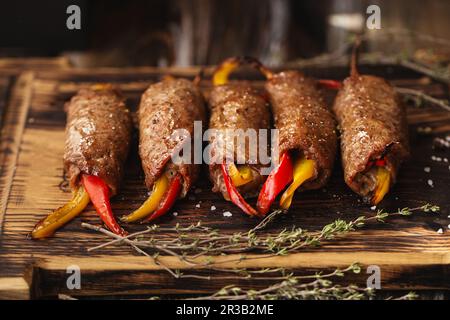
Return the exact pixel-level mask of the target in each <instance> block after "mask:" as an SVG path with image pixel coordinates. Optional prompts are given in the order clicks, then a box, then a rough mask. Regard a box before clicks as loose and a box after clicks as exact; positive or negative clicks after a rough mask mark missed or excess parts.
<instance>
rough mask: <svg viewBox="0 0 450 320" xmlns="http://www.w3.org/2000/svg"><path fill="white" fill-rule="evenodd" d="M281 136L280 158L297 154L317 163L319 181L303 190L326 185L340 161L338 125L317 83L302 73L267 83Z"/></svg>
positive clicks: (280, 75)
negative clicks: (338, 153) (338, 156)
mask: <svg viewBox="0 0 450 320" xmlns="http://www.w3.org/2000/svg"><path fill="white" fill-rule="evenodd" d="M266 89H267V91H268V93H269V96H270V100H271V105H272V113H273V117H274V122H275V128H277V129H278V130H279V131H278V134H279V152H280V155H281V154H283V153H284V152H286V151H290V150H294V151H297V152H298V153H299V154H303V155H304V156H305V157H306V158H307V159H311V160H314V161H315V163H316V176H315V178H313V179H311V180H309V181H307V182H306V183H305V184H304V185H303V186H302V188H304V189H317V188H320V187H322V186H324V185H325V184H326V182H327V181H328V178H329V177H330V175H331V172H332V170H333V163H334V160H335V157H336V149H337V136H336V129H335V127H336V126H335V121H334V118H333V115H332V113H331V111H330V110H329V109H328V107H327V106H326V104H325V102H324V99H323V97H322V94H321V92H320V91H319V90H318V89H317V87H316V83H315V81H314V80H312V79H310V78H307V77H305V76H304V75H303V74H301V73H300V72H298V71H286V72H281V73H278V74H275V75H274V76H273V77H272V78H271V79H270V80H268V81H267V83H266Z"/></svg>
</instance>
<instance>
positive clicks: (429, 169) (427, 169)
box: [423, 167, 431, 172]
mask: <svg viewBox="0 0 450 320" xmlns="http://www.w3.org/2000/svg"><path fill="white" fill-rule="evenodd" d="M423 171H425V172H430V171H431V168H430V167H425V168H423Z"/></svg>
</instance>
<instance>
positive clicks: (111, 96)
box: [64, 85, 132, 195]
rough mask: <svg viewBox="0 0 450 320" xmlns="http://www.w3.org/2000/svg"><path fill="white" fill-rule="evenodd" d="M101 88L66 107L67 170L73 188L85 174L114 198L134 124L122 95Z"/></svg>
mask: <svg viewBox="0 0 450 320" xmlns="http://www.w3.org/2000/svg"><path fill="white" fill-rule="evenodd" d="M101 86H102V85H98V87H93V88H89V89H82V90H80V91H79V92H78V94H77V95H75V96H74V97H73V98H72V99H71V100H70V102H69V103H68V104H67V105H66V109H67V126H66V145H65V151H64V166H65V169H66V172H67V174H68V177H69V179H70V184H71V186H72V187H75V186H76V185H77V184H78V183H79V177H80V174H81V173H86V174H89V175H95V176H98V177H99V178H101V179H102V180H103V181H104V182H105V183H106V184H107V185H108V187H109V188H110V189H111V192H112V195H114V194H116V193H117V189H118V187H119V183H120V180H121V178H122V176H123V167H124V164H125V161H126V158H127V156H128V150H129V145H130V140H131V130H132V122H131V116H130V112H129V110H128V109H127V107H126V106H125V103H124V100H123V98H122V97H121V95H120V93H118V92H117V91H116V90H114V89H113V88H112V87H111V86H107V87H106V88H103V87H101ZM96 88H98V90H97V89H96Z"/></svg>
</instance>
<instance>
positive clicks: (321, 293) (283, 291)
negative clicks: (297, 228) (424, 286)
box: [189, 263, 417, 300]
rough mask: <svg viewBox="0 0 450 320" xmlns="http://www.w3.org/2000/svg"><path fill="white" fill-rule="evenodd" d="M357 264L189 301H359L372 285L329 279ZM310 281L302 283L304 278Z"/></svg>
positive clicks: (357, 270) (410, 296)
mask: <svg viewBox="0 0 450 320" xmlns="http://www.w3.org/2000/svg"><path fill="white" fill-rule="evenodd" d="M360 271H361V267H360V265H359V264H358V263H354V264H352V265H350V266H349V267H347V268H345V269H339V268H337V269H335V270H334V271H333V272H330V273H326V274H321V273H316V274H314V275H308V276H295V275H293V274H289V275H286V276H285V277H284V278H283V279H282V281H279V282H277V283H274V284H271V285H269V286H268V287H266V288H263V289H247V290H243V289H242V288H240V287H237V286H235V285H228V286H225V287H223V288H222V289H220V290H219V291H217V292H216V293H214V294H212V295H209V296H202V297H196V298H190V299H189V300H242V299H250V300H280V299H299V300H312V299H314V300H362V299H371V298H374V297H375V291H374V289H372V288H368V287H367V288H362V287H359V286H357V285H353V284H350V285H346V286H341V285H339V284H335V283H333V278H337V277H344V275H346V274H347V273H348V272H353V273H356V274H357V273H360ZM308 279H309V280H310V281H309V282H306V281H305V280H308ZM416 297H417V295H416V294H415V293H414V292H409V293H408V294H406V295H403V296H400V297H397V298H392V297H390V298H388V299H395V300H412V299H415V298H416Z"/></svg>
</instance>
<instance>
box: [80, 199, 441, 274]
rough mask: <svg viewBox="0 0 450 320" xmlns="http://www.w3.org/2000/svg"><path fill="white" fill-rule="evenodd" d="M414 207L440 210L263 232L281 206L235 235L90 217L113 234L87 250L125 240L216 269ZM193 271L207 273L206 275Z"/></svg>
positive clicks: (284, 251)
mask: <svg viewBox="0 0 450 320" xmlns="http://www.w3.org/2000/svg"><path fill="white" fill-rule="evenodd" d="M416 211H423V212H437V211H439V207H438V206H435V205H431V204H428V203H427V204H425V205H423V206H418V207H415V208H401V209H398V210H397V211H396V212H390V213H389V212H386V211H384V210H378V211H377V212H376V214H375V215H372V216H359V217H357V218H356V219H354V220H351V221H345V220H342V219H337V220H335V221H333V222H332V223H330V224H327V225H325V226H324V227H323V228H322V229H321V230H319V231H308V230H306V229H303V228H301V227H297V226H292V227H291V228H289V229H288V228H285V229H283V230H281V231H279V232H277V233H273V232H264V233H261V232H260V231H261V229H263V228H265V227H266V226H267V224H268V223H270V222H271V221H273V220H274V219H276V217H278V216H279V215H280V214H282V213H283V211H280V210H277V211H274V212H272V213H271V214H270V215H268V216H267V217H266V218H265V219H264V220H262V221H261V222H260V223H259V224H258V225H257V226H256V227H254V228H253V229H251V230H249V231H248V232H237V233H233V234H231V235H230V234H223V233H221V232H220V231H219V230H217V229H213V228H210V227H205V226H203V225H202V223H201V221H199V222H198V223H196V224H191V225H189V226H181V225H179V224H177V225H176V226H175V227H161V226H158V225H152V226H149V227H148V228H147V229H145V230H143V231H139V232H136V233H133V234H130V235H128V236H126V237H122V236H118V235H115V234H113V233H111V232H110V231H108V230H106V229H104V228H101V227H98V226H93V225H90V224H87V223H83V224H82V226H83V227H85V228H87V229H91V230H95V231H99V232H101V233H103V234H105V235H107V236H109V237H112V238H113V240H111V241H109V242H106V243H104V244H101V245H99V246H96V247H93V248H90V249H88V251H94V250H98V249H100V248H105V247H108V246H110V245H118V244H127V245H129V246H131V247H132V248H133V249H134V250H136V251H137V252H138V253H140V254H142V255H145V256H148V257H149V258H151V259H153V260H154V261H155V262H156V263H158V264H161V262H160V261H159V260H158V257H159V256H160V255H169V256H174V257H177V258H178V259H179V260H180V261H183V262H185V263H186V264H187V265H190V266H198V267H207V268H209V269H213V270H214V269H217V267H218V265H220V264H226V263H231V262H236V263H238V262H242V261H244V260H254V259H263V258H269V257H273V256H283V255H288V254H291V253H295V252H298V251H300V250H302V249H304V248H306V247H312V246H319V245H320V244H321V243H322V242H324V241H329V240H333V239H336V238H338V237H342V236H345V235H346V234H348V233H349V232H352V231H354V230H356V229H359V228H362V227H363V226H365V225H366V224H368V223H370V222H385V221H386V219H387V218H392V217H394V216H408V215H411V214H412V213H413V212H416ZM246 253H259V255H246ZM230 254H234V255H233V256H231V257H230V258H229V259H227V258H225V259H220V260H217V259H216V257H218V256H227V255H230ZM236 255H237V257H236ZM161 265H162V264H161ZM163 268H164V269H166V270H167V271H168V272H170V273H171V274H172V275H173V276H174V277H177V278H180V277H186V276H187V275H183V274H182V273H180V272H179V271H173V270H170V269H169V268H167V267H164V266H163ZM217 270H219V269H217ZM239 272H242V270H241V271H239V270H236V273H239ZM195 277H201V278H205V277H202V276H195Z"/></svg>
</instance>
